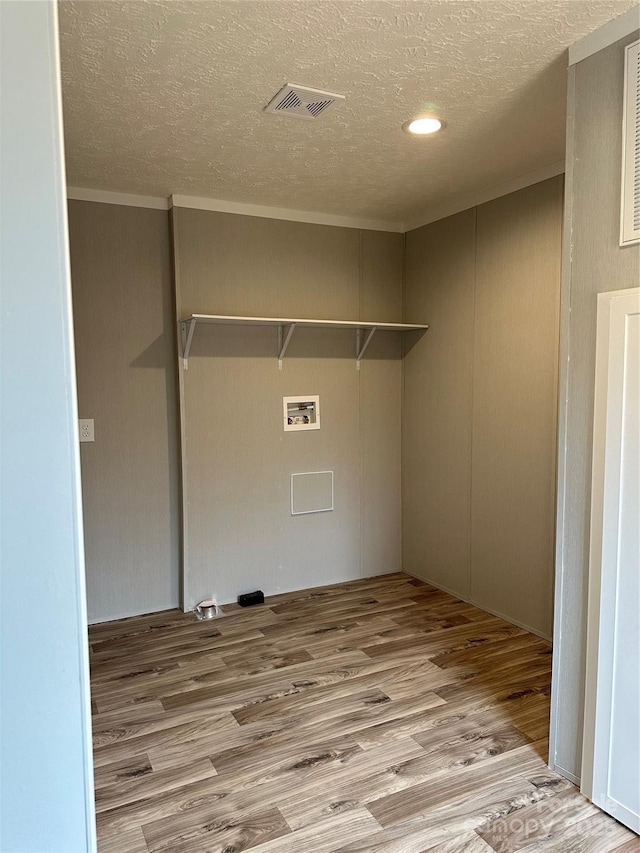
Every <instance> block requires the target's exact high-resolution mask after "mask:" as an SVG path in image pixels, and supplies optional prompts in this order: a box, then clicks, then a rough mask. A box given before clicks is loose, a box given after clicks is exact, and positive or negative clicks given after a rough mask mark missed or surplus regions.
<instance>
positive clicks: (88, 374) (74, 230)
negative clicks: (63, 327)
mask: <svg viewBox="0 0 640 853" xmlns="http://www.w3.org/2000/svg"><path fill="white" fill-rule="evenodd" d="M69 227H70V242H71V274H72V287H73V309H74V325H75V348H76V365H77V377H78V401H79V415H80V417H81V418H94V420H95V442H94V443H84V444H81V445H80V456H81V463H82V493H83V508H84V530H85V551H86V574H87V598H88V611H89V619H90V620H91V621H101V620H104V619H114V618H117V617H120V616H128V615H131V614H134V613H144V612H150V611H155V610H163V609H166V608H169V607H175V606H177V604H178V601H179V536H180V530H179V524H180V520H179V492H178V465H177V461H178V450H177V395H176V388H175V361H174V359H175V331H174V330H175V325H174V322H173V305H172V284H171V259H170V240H169V221H168V214H167V213H166V212H164V211H157V210H147V209H144V208H135V207H121V206H117V205H110V204H95V203H90V202H81V201H71V202H70V203H69Z"/></svg>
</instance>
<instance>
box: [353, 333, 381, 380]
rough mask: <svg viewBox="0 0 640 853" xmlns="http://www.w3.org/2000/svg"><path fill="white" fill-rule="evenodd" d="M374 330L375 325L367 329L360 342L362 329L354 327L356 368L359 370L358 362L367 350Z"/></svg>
mask: <svg viewBox="0 0 640 853" xmlns="http://www.w3.org/2000/svg"><path fill="white" fill-rule="evenodd" d="M375 331H376V327H375V326H374V327H373V328H371V329H369V331H368V333H367V335H366V337H365V339H364V343H362V330H361V329H356V370H360V362H361V361H362V356H363V355H364V354H365V352H366V351H367V347H368V346H369V344H370V343H371V338H372V337H373V336H374V334H375Z"/></svg>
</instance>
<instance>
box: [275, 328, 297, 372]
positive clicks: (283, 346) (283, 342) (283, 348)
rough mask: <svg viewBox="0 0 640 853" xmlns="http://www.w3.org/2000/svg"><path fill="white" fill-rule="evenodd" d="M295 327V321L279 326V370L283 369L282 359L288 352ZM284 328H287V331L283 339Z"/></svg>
mask: <svg viewBox="0 0 640 853" xmlns="http://www.w3.org/2000/svg"><path fill="white" fill-rule="evenodd" d="M295 328H296V324H295V323H291V324H289V325H288V326H278V370H282V359H283V358H284V356H285V353H286V352H287V347H288V346H289V341H290V340H291V336H292V335H293V333H294V331H295ZM284 329H286V330H287V333H286V335H284V339H283V331H284Z"/></svg>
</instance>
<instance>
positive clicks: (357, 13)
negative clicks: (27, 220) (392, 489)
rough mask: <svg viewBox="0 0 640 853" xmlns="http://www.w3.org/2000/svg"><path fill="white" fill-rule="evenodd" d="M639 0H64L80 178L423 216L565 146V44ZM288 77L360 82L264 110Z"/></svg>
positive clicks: (148, 191) (67, 89)
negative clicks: (304, 112)
mask: <svg viewBox="0 0 640 853" xmlns="http://www.w3.org/2000/svg"><path fill="white" fill-rule="evenodd" d="M634 5H635V0H495V2H494V0H446V2H441V0H433V2H424V0H411V2H379V0H357V1H356V2H353V1H352V0H339V2H331V0H320V2H318V0H279V1H278V2H274V0H191V2H183V0H169V1H168V2H156V0H150V2H138V0H126V2H116V0H107V2H101V0H97V2H96V0H73V1H72V0H63V1H62V2H61V3H60V41H61V53H62V82H63V96H64V118H65V136H66V147H67V174H68V181H69V184H70V185H72V186H79V187H88V188H93V189H105V190H115V191H122V192H132V193H141V194H145V195H156V196H168V195H170V194H171V193H177V194H186V195H199V196H207V197H212V198H217V199H225V200H229V201H237V202H249V203H254V204H262V205H272V206H277V207H287V208H295V209H299V210H308V211H322V212H325V213H335V214H343V215H352V216H359V217H367V218H372V219H384V220H389V221H397V222H406V221H410V220H413V219H416V218H419V217H421V216H423V215H428V213H429V211H432V210H434V209H437V208H439V207H441V206H443V205H447V204H450V203H452V202H455V199H456V198H458V197H463V196H466V195H469V194H472V193H474V192H477V191H481V190H483V189H486V188H488V187H493V186H496V185H498V184H501V183H503V182H506V181H509V180H512V179H514V178H517V177H520V176H522V175H525V174H528V173H529V172H533V171H535V170H537V169H540V168H542V167H545V166H548V165H549V164H551V163H553V162H555V161H557V160H561V159H562V158H563V156H564V113H565V78H566V62H567V57H566V52H565V51H566V48H567V47H568V46H569V45H570V44H572V43H574V42H575V41H577V40H578V39H580V38H581V37H582V36H584V35H586V34H587V33H589V32H592V31H593V30H595V29H597V28H598V27H599V26H601V25H602V24H604V23H606V22H607V21H609V20H611V19H612V18H614V17H617V16H618V15H620V14H623V13H624V12H625V11H627V10H628V9H630V8H632V7H633V6H634ZM287 81H289V82H294V83H299V84H303V85H308V86H313V87H316V88H322V89H328V90H330V91H333V92H339V93H342V94H344V95H346V100H345V101H344V102H342V103H338V104H336V105H335V106H334V107H332V108H331V110H330V111H328V112H327V113H326V114H324V115H323V116H321V117H320V118H319V119H317V120H316V121H313V122H312V121H301V120H298V119H294V118H285V117H282V116H278V115H270V114H265V113H263V112H262V107H263V106H264V105H265V104H267V103H268V101H269V100H270V99H271V97H272V96H273V95H274V94H275V92H276V91H277V90H278V89H279V88H280V87H281V86H282V85H283V84H284V83H285V82H287ZM422 112H433V113H434V114H437V115H438V116H440V117H441V118H443V119H444V120H445V121H446V122H447V127H446V129H445V130H444V131H442V132H440V133H439V134H437V135H436V136H433V137H427V138H422V139H415V138H411V137H409V136H407V135H406V134H405V133H403V132H402V130H401V125H402V123H403V122H404V121H406V120H407V119H409V118H412V117H414V116H416V115H419V114H420V113H422Z"/></svg>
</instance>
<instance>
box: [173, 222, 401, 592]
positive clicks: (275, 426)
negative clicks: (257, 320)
mask: <svg viewBox="0 0 640 853" xmlns="http://www.w3.org/2000/svg"><path fill="white" fill-rule="evenodd" d="M173 223H174V248H175V259H176V279H177V284H176V287H177V297H176V299H177V306H178V314H179V315H180V316H182V317H184V316H187V315H188V314H190V313H216V314H241V315H254V316H276V317H277V316H284V317H300V318H309V317H324V318H329V319H376V320H377V319H379V320H390V321H392V320H397V319H399V317H400V314H401V306H402V248H403V238H402V235H398V234H384V233H380V232H375V233H371V234H370V233H366V232H359V231H357V230H354V229H345V228H335V227H328V226H320V225H309V224H304V223H294V222H284V221H278V220H272V219H259V218H255V217H245V216H238V215H233V214H221V213H212V212H205V211H197V210H188V209H176V210H174V214H173ZM276 352H277V350H276V330H275V329H274V328H266V329H265V328H256V327H249V328H247V327H241V326H240V327H230V326H227V327H224V326H208V327H200V328H198V329H197V331H196V334H195V338H194V342H193V347H192V357H191V359H190V362H189V369H188V370H187V371H182V373H181V377H180V379H181V385H182V436H183V472H184V476H183V488H184V500H185V543H184V544H185V605H186V606H191V605H193V603H194V602H197V601H198V600H199V599H200V598H202V597H204V596H208V595H212V594H213V595H216V596H217V597H218V598H219V600H220V601H222V602H228V601H231V600H234V599H235V598H236V596H237V595H238V594H239V593H242V592H247V591H250V590H252V589H257V588H261V589H262V590H263V591H264V592H265V593H267V594H268V593H274V592H277V591H278V590H289V589H299V588H304V587H309V586H317V585H321V584H326V583H331V582H335V581H340V580H347V579H350V578H354V577H358V576H361V575H371V574H377V573H381V572H392V571H397V570H399V569H400V567H401V555H400V548H401V540H400V500H399V496H400V415H401V407H400V394H401V370H402V366H401V360H400V356H401V348H400V342H399V340H397V336H394V335H391V336H384V335H383V334H379V337H376V339H374V341H373V343H372V344H371V347H370V348H369V350H368V351H367V357H366V359H365V361H363V363H362V369H361V371H357V370H356V367H355V358H354V353H355V338H354V333H353V332H349V331H344V330H317V329H299V330H297V331H296V333H295V336H294V338H293V340H292V342H291V344H290V347H289V350H288V352H287V356H286V359H285V361H284V366H283V370H282V371H279V370H278V369H277V359H276ZM295 394H303V395H306V394H319V395H320V405H321V422H322V426H321V429H320V430H319V431H312V432H309V433H285V432H284V431H283V428H282V397H283V396H290V395H295ZM381 400H384V401H385V405H384V406H380V401H381ZM320 470H332V471H334V475H335V509H334V511H333V512H327V513H319V514H313V515H307V516H296V517H293V516H291V514H290V505H289V487H290V474H291V473H296V472H306V471H320Z"/></svg>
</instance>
